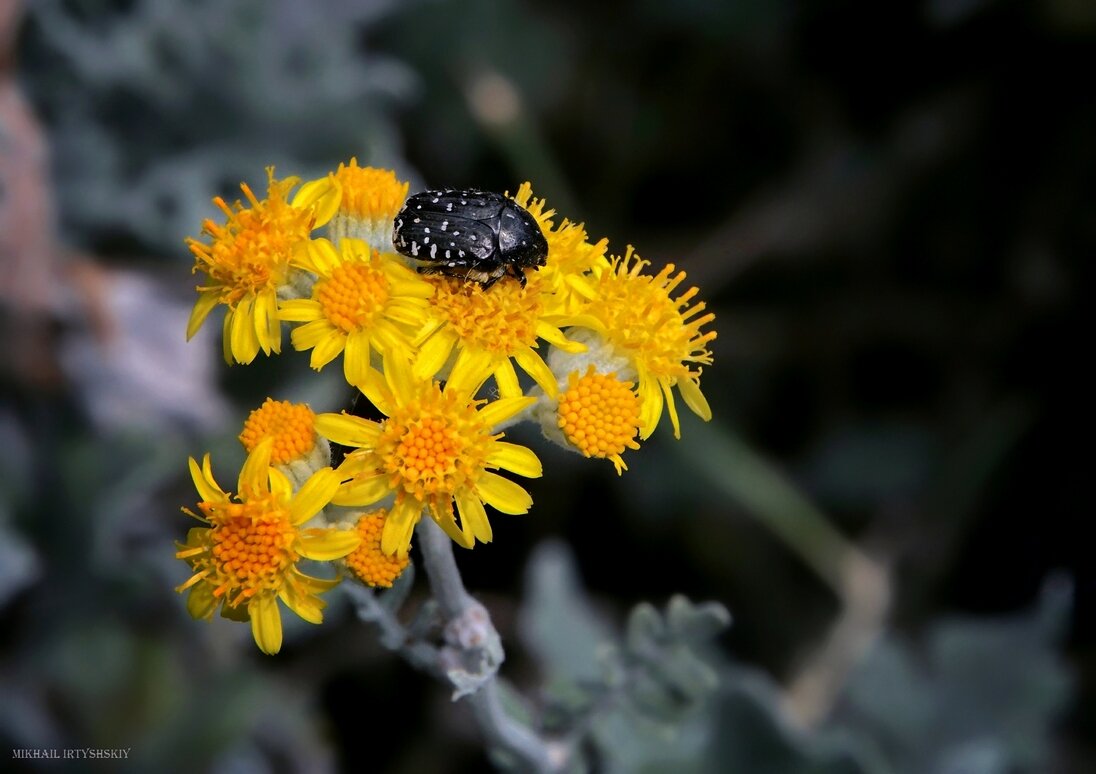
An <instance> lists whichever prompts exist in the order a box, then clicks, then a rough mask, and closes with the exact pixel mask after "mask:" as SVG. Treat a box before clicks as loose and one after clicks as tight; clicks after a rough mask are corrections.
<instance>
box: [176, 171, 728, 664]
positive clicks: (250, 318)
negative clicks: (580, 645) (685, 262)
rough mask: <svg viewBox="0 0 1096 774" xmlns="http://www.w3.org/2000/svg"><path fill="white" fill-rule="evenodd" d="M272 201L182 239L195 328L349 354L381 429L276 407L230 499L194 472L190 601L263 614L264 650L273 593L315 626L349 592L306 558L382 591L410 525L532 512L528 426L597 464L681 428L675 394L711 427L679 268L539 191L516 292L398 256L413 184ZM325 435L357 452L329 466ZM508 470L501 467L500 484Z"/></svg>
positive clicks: (375, 179)
mask: <svg viewBox="0 0 1096 774" xmlns="http://www.w3.org/2000/svg"><path fill="white" fill-rule="evenodd" d="M267 174H268V187H267V194H266V197H265V198H263V199H259V198H258V197H257V196H256V195H255V194H254V193H253V192H252V191H251V189H250V188H248V187H247V186H246V185H243V186H242V188H243V192H244V195H245V197H246V202H237V203H235V204H233V205H228V204H227V203H226V202H224V201H223V200H222V199H220V198H217V199H214V203H215V204H216V205H217V207H218V208H219V209H220V210H221V211H222V213H223V214H224V220H223V222H220V223H218V222H215V221H212V220H207V221H206V222H205V223H204V226H203V232H202V233H203V237H202V238H200V239H190V240H188V246H189V247H190V250H191V252H192V253H193V254H194V258H195V264H194V272H195V273H196V274H198V275H200V276H201V282H200V284H198V286H197V291H198V300H197V302H196V303H195V306H194V311H193V313H192V314H191V318H190V322H189V325H188V330H187V334H188V337H189V336H193V335H194V334H195V333H196V332H197V331H198V329H199V328H200V327H201V326H202V325H203V323H204V322H205V321H206V320H207V319H208V317H209V316H210V313H211V312H213V311H214V309H215V308H216V307H217V306H224V307H225V309H224V318H223V319H224V321H223V350H224V357H225V360H226V361H227V362H228V363H229V364H232V363H250V362H252V361H253V360H254V359H255V358H256V357H257V356H258V353H259V352H260V351H262V352H263V353H264V354H267V355H270V354H278V353H280V352H281V344H282V328H283V323H284V324H288V325H289V326H290V327H291V331H290V341H291V343H292V346H293V348H294V349H296V350H298V351H309V358H310V363H311V366H312V368H314V369H316V370H321V369H323V368H324V367H326V366H328V365H329V364H331V363H332V362H333V361H335V360H338V359H340V358H341V360H342V373H343V375H344V377H345V378H346V381H347V382H348V383H349V384H350V385H352V386H353V387H355V388H357V390H359V391H360V393H361V395H362V396H363V399H365V400H368V401H369V402H370V403H372V405H373V406H375V407H376V409H377V410H378V411H379V412H380V414H381V415H382V418H381V419H380V420H370V419H363V418H361V417H359V416H355V415H352V414H349V413H346V412H341V413H321V414H318V415H317V414H314V413H313V411H312V409H311V408H309V407H308V406H305V405H299V404H291V403H287V402H283V401H275V400H273V399H268V400H267V401H266V402H265V403H264V404H263V405H262V406H261V407H260V408H258V409H256V410H255V411H254V412H252V414H251V416H250V417H249V418H248V420H247V422H246V423H245V425H244V428H243V431H242V432H241V434H240V441H241V442H242V443H243V445H244V449H245V450H246V452H247V461H246V462H245V463H244V466H243V469H242V471H241V473H240V476H239V482H238V486H237V491H236V493H235V494H229V493H227V492H225V491H224V490H223V489H221V487H220V486H219V485H218V484H217V483H216V481H215V480H214V478H213V473H212V469H211V464H210V460H209V457H208V455H207V456H206V458H205V459H204V460H203V462H202V464H201V465H199V464H198V463H197V462H196V461H195V460H193V459H192V460H191V473H192V476H193V479H194V485H195V487H196V489H197V491H198V496H199V497H200V501H199V502H198V505H197V510H196V511H192V510H186V509H184V510H186V513H188V514H190V515H191V516H193V517H195V518H196V519H198V520H199V521H200V522H201V526H199V527H195V528H193V529H191V530H190V532H189V534H188V535H187V539H186V542H185V543H182V544H180V545H179V550H178V553H177V556H178V558H180V559H182V560H184V561H185V562H187V564H189V566H190V568H191V569H192V571H193V574H192V575H191V577H190V578H189V580H187V581H186V582H185V583H184V584H183V585H182V586H180V591H182V590H184V589H189V592H190V594H189V597H188V601H187V608H188V610H189V611H190V613H191V614H192V615H193V616H195V617H199V618H208V617H210V616H212V614H213V613H214V612H215V611H217V610H218V609H219V610H220V611H221V614H222V615H224V616H226V617H229V618H234V619H237V620H245V621H250V623H251V628H252V633H253V635H254V638H255V641H256V643H257V644H258V645H259V648H260V649H261V650H262V651H263V652H265V653H275V652H277V651H278V649H279V648H280V646H281V640H282V628H281V617H280V608H279V606H278V600H281V602H282V603H283V604H284V606H285V607H287V608H289V609H290V610H292V611H293V612H294V613H296V614H297V615H298V616H300V617H301V618H303V619H304V620H306V621H310V622H314V623H315V622H319V621H320V620H321V615H322V613H321V611H322V608H323V602H322V601H321V600H320V599H319V597H318V594H319V593H320V592H322V591H325V590H327V589H328V588H331V587H332V586H333V585H335V584H336V583H337V582H338V581H337V577H338V576H337V575H336V574H335V572H330V573H328V576H329V577H325V578H320V577H313V576H311V575H307V574H305V572H303V571H302V570H301V569H300V567H299V566H298V565H299V563H300V562H301V561H302V560H312V561H319V562H330V563H333V564H334V565H335V567H336V569H337V570H338V571H339V573H340V574H341V573H342V572H345V573H346V574H348V575H350V576H352V577H353V578H355V579H356V580H358V581H360V582H362V583H365V584H367V585H370V586H377V587H387V586H390V585H391V584H392V583H393V581H394V580H395V579H396V578H397V577H398V576H399V575H400V573H401V572H402V571H403V569H404V568H405V567H406V566H407V563H408V561H409V559H408V551H409V549H410V545H411V539H412V535H413V533H414V529H415V526H416V524H418V522H419V521H420V519H422V518H423V517H424V516H425V517H427V518H430V519H433V520H434V521H435V522H437V524H438V525H439V526H441V528H442V529H443V530H445V532H446V533H447V534H448V535H449V536H450V537H451V538H452V539H453V541H454V542H456V543H458V544H459V545H461V546H463V547H465V548H471V547H473V546H474V544H475V543H476V542H477V541H479V542H483V543H486V542H490V540H491V538H492V529H491V522H490V520H489V518H488V506H489V507H490V508H491V509H493V510H495V511H498V512H500V513H506V514H523V513H526V512H527V511H528V510H529V508H530V507H531V505H532V498H531V497H530V495H529V493H528V492H527V491H526V489H525V488H524V487H523V486H522V485H521V484H519V483H517V482H516V481H515V480H513V478H512V476H518V477H524V478H536V477H539V476H540V475H541V472H542V470H541V463H540V460H539V459H538V458H537V456H536V454H535V453H534V452H533V451H532V450H530V449H528V448H526V447H525V446H521V445H518V444H514V443H510V442H508V441H505V440H503V439H504V437H505V434H504V432H503V430H504V429H505V428H506V427H508V426H510V425H512V424H514V423H516V422H520V421H532V422H535V423H537V424H539V425H540V427H541V429H542V431H543V434H544V435H545V437H546V438H548V439H549V440H552V441H554V442H556V443H558V444H560V445H562V446H563V447H565V448H567V449H570V450H572V451H575V452H578V453H580V454H582V455H584V456H586V457H595V458H603V459H606V460H609V461H610V462H611V463H612V464H613V465H614V467H615V468H616V471H617V473H618V474H619V473H622V472H623V471H624V470H627V465H626V464H625V462H624V459H623V457H622V455H623V454H624V453H625V452H626V451H628V450H636V449H638V448H639V446H640V442H641V441H643V440H646V439H647V438H649V437H650V435H651V434H652V433H653V432H654V430H655V428H656V426H657V425H658V423H659V421H660V419H661V417H662V414H663V412H664V409H665V413H667V414H669V418H670V423H671V425H672V428H673V432H674V435H675V436H676V437H679V436H680V426H679V421H678V411H677V402H676V398H675V393H676V396H678V397H680V398H681V399H682V400H683V401H684V403H685V405H686V406H688V408H689V409H690V410H691V411H692V412H693V413H695V414H696V415H698V416H699V417H701V418H702V419H704V420H708V419H710V418H711V411H710V409H709V407H708V403H707V401H706V400H705V398H704V395H703V393H702V392H701V391H700V376H701V371H702V367H703V366H704V365H707V364H709V363H711V352H710V351H709V349H708V344H709V342H711V340H712V339H714V338H715V335H716V334H715V332H714V331H710V330H709V331H705V330H703V329H704V327H705V326H706V325H707V324H708V323H710V322H711V321H712V319H713V317H714V316H713V315H712V314H711V313H706V312H705V306H704V304H703V303H702V302H695V301H694V299H695V297H696V295H697V292H698V291H697V289H696V288H695V287H692V288H688V289H684V290H682V289H681V285H682V283H683V281H684V279H685V273H684V272H682V271H678V270H676V269H675V267H674V266H673V265H668V266H666V267H664V268H662V269H661V270H660V271H658V272H655V273H650V272H647V271H645V269H647V267H648V266H649V264H648V262H647V261H645V260H642V259H640V258H639V257H638V256H637V255H636V254H635V253H634V252H633V250H632V248H631V247H628V248H627V249H626V250H625V251H624V253H623V255H613V254H611V253H610V252H609V250H608V241H607V240H605V239H602V240H599V241H593V240H591V239H590V238H589V236H588V235H587V233H586V230H585V228H584V226H583V225H582V224H581V223H575V222H572V221H570V220H567V219H557V216H556V213H555V211H554V210H552V209H550V208H548V206H547V204H546V203H545V201H544V200H543V199H536V198H534V197H533V194H532V190H531V187H530V186H529V184H528V183H525V184H523V185H522V186H521V187H519V188H518V190H517V192H516V194H514V195H513V196H512V197H511V198H512V200H513V201H514V202H515V203H516V204H517V205H519V206H521V207H524V208H525V209H526V210H527V211H528V212H529V213H530V214H531V215H532V216H533V218H534V219H535V221H536V223H537V225H538V226H539V228H540V230H541V231H542V233H543V234H544V237H545V239H546V241H547V244H548V254H547V257H546V259H545V261H544V265H543V266H540V267H538V268H535V269H528V270H526V272H525V281H524V282H519V281H518V280H517V279H514V278H513V277H504V278H502V279H501V280H499V281H498V282H495V283H493V284H490V285H484V284H481V283H480V282H477V281H475V280H474V279H471V277H473V276H475V275H474V274H473V273H471V272H470V276H469V278H464V277H460V276H452V275H441V274H422V273H420V272H419V271H417V269H419V270H421V269H422V268H423V263H422V262H421V261H416V260H413V259H411V258H409V257H405V256H403V255H400V254H399V253H397V252H396V250H395V248H394V246H393V238H392V233H393V227H394V220H395V217H396V214H397V212H399V210H400V208H401V207H402V206H403V204H404V202H405V201H406V199H407V194H408V185H407V183H402V182H400V181H399V180H398V179H397V177H396V175H395V174H394V173H393V172H391V171H388V170H381V169H374V168H371V167H361V166H359V165H358V163H357V161H356V160H351V161H350V163H349V164H342V165H340V166H339V168H338V169H337V170H336V171H334V172H332V173H331V174H329V175H327V176H326V177H324V178H321V179H318V180H313V181H309V182H305V183H304V184H301V181H300V180H298V179H297V178H286V179H283V180H279V179H277V178H276V177H275V176H274V171H273V169H268V170H267ZM331 444H338V445H339V446H341V447H344V448H345V449H347V450H348V451H347V452H346V454H345V456H344V457H343V459H342V461H341V462H339V463H338V465H337V466H336V467H334V468H333V467H332V454H331ZM506 474H509V475H506Z"/></svg>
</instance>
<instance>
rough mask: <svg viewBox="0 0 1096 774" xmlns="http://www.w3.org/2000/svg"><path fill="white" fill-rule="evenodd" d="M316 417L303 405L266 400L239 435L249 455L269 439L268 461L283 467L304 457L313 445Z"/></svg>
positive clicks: (254, 412)
mask: <svg viewBox="0 0 1096 774" xmlns="http://www.w3.org/2000/svg"><path fill="white" fill-rule="evenodd" d="M315 424H316V415H315V414H314V413H313V412H312V409H310V408H309V407H308V406H306V405H305V404H303V403H290V402H289V401H286V400H274V399H273V398H267V399H266V401H264V402H263V405H262V406H260V407H259V408H257V409H255V410H254V411H252V412H251V414H250V416H248V418H247V421H246V422H245V423H244V429H243V432H242V433H240V443H242V444H243V445H244V449H246V450H247V451H248V453H250V452H251V451H252V450H253V449H254V448H255V447H256V446H258V445H259V443H261V442H262V441H263V439H264V438H271V439H273V444H274V446H273V449H272V450H271V454H270V461H271V462H272V463H274V464H275V465H285V464H287V463H289V462H292V461H293V460H295V459H299V458H301V457H303V456H305V455H306V454H308V453H309V452H310V451H311V450H312V448H313V447H314V446H315V445H316V430H315Z"/></svg>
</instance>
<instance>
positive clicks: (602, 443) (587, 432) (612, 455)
mask: <svg viewBox="0 0 1096 774" xmlns="http://www.w3.org/2000/svg"><path fill="white" fill-rule="evenodd" d="M639 408H640V402H639V396H638V395H636V393H635V392H634V391H633V384H632V382H628V381H621V380H620V379H618V378H617V375H616V374H615V373H610V374H602V373H598V372H597V371H595V370H594V366H593V364H590V365H588V366H587V369H586V373H584V374H581V375H580V374H579V373H578V372H576V371H572V372H571V373H570V374H569V375H568V379H567V389H566V390H564V391H563V392H562V393H561V394H560V396H559V402H558V407H557V409H556V412H555V417H554V419H555V423H556V426H557V427H558V429H559V431H560V433H561V434H562V436H563V438H564V440H565V441H566V445H567V446H570V447H571V448H574V449H576V450H578V451H579V452H581V453H582V454H583V455H584V456H586V457H601V458H604V459H608V460H610V461H611V462H612V463H613V465H614V466H615V467H616V471H617V474H618V475H619V474H620V473H621V472H622V471H624V470H627V469H628V466H627V465H625V464H624V460H623V459H621V457H620V455H621V454H622V453H623V452H624V450H625V449H638V448H639V444H638V443H636V441H635V436H636V433H637V432H638V431H639V428H640V426H641V425H642V422H641V420H640V418H639Z"/></svg>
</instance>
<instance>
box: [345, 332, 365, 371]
mask: <svg viewBox="0 0 1096 774" xmlns="http://www.w3.org/2000/svg"><path fill="white" fill-rule="evenodd" d="M343 375H344V376H345V377H346V381H347V382H348V383H349V384H362V383H364V382H365V381H366V379H367V378H368V376H369V334H368V332H366V331H354V332H353V333H351V334H349V335H348V336H347V337H346V351H345V352H344V353H343Z"/></svg>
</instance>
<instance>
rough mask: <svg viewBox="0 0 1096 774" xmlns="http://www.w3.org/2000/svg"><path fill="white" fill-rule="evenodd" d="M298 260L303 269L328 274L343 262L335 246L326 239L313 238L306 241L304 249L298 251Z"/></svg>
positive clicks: (322, 274)
mask: <svg viewBox="0 0 1096 774" xmlns="http://www.w3.org/2000/svg"><path fill="white" fill-rule="evenodd" d="M296 262H297V263H298V264H299V265H300V267H301V268H302V269H306V270H307V271H310V272H312V273H313V274H319V275H320V276H327V275H329V274H331V271H332V270H333V269H334V268H335V267H336V266H338V265H339V263H341V261H340V260H339V254H338V252H337V251H336V250H335V246H334V245H333V244H331V242H329V241H328V240H326V239H312V240H309V241H308V242H306V243H305V245H304V249H303V250H301V251H298V253H297V260H296Z"/></svg>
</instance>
